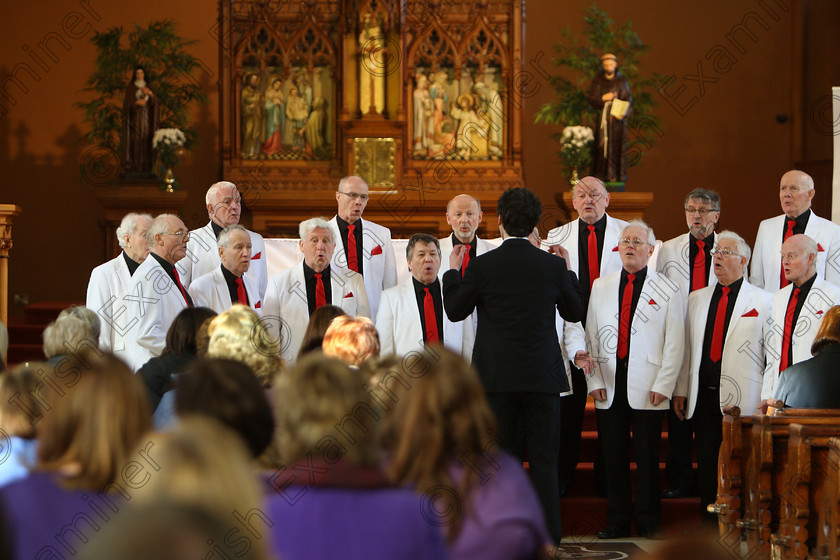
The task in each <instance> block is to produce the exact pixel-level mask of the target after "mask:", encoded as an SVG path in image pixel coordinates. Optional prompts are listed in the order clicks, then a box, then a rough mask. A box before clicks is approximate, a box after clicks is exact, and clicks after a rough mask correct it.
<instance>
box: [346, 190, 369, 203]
mask: <svg viewBox="0 0 840 560" xmlns="http://www.w3.org/2000/svg"><path fill="white" fill-rule="evenodd" d="M338 194H343V195H344V196H349V197H350V199H351V200H361V201H362V202H367V201H368V200H370V195H369V194H361V193H356V192H341V191H338Z"/></svg>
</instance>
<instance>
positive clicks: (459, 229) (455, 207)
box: [446, 194, 484, 243]
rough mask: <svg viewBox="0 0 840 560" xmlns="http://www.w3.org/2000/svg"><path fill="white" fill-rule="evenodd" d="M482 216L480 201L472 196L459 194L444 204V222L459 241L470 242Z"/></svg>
mask: <svg viewBox="0 0 840 560" xmlns="http://www.w3.org/2000/svg"><path fill="white" fill-rule="evenodd" d="M483 218H484V213H483V212H482V211H481V203H480V202H479V201H478V199H477V198H475V197H474V196H470V195H468V194H459V195H457V196H456V197H455V198H453V199H452V200H450V201H449V203H447V205H446V223H447V224H449V227H451V228H452V233H454V234H455V237H457V238H458V240H459V241H461V243H472V240H473V238H475V232H476V231H478V226H479V225H480V224H481V220H482V219H483Z"/></svg>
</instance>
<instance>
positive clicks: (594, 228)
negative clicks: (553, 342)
mask: <svg viewBox="0 0 840 560" xmlns="http://www.w3.org/2000/svg"><path fill="white" fill-rule="evenodd" d="M609 205H610V193H609V192H607V188H606V187H605V186H604V183H603V182H602V181H601V180H600V179H598V178H596V177H584V178H583V179H581V180H580V181H579V182H578V184H577V185H575V186H574V187H572V206H574V209H575V211H576V212H577V213H578V218H577V219H575V220H572V221H571V222H569V223H567V224H564V225H562V226H560V227H556V228H554V229H552V230H551V231H549V232H548V237H547V238H546V240H545V246H546V248H547V249H548V250H549V251H551V252H553V253H557V252H558V251H557V249H556V247H555V246H560V247H562V248H563V249H565V250H566V251H567V252H568V261H569V269H570V270H572V271H573V272H575V273H576V274H577V276H578V281H579V282H580V291H581V294H582V295H583V304H584V306H588V305H589V293H590V290H591V289H592V283H593V282H595V280H596V279H597V278H599V277H601V276H606V275H607V274H610V273H613V272H616V271H618V270H621V259H620V258H619V256H618V239H619V237H620V236H621V231H622V230H623V229H624V228H625V227H626V226H627V222H625V221H624V220H619V219H617V218H613V217H612V216H610V215H609V214H607V208H608V207H609ZM585 320H586V319H585V318H584V321H585ZM564 327H565V322H564V321H562V320H561V319H560V318H559V317H558V321H557V334H558V336H562V335H563V331H564V330H565V328H564ZM561 340H562V338H561ZM570 369H571V377H572V391H571V394H569V395H566V396H565V397H564V398H563V410H562V418H563V420H562V423H561V426H562V427H561V434H560V450H561V453H560V461H559V463H560V464H559V475H560V495H561V496H565V495H567V494H568V493H569V491H571V488H572V486H573V485H574V481H575V469H576V468H577V464H578V460H579V458H580V439H581V430H582V429H583V415H584V411H585V410H586V394H587V391H586V378H585V377H584V375H583V371H581V370H580V369H578V368H577V367H571V368H570ZM596 473H597V475H596V476H597V480H598V481H599V483H601V479H602V478H603V477H602V476H600V475H601V461H600V460H598V461H596Z"/></svg>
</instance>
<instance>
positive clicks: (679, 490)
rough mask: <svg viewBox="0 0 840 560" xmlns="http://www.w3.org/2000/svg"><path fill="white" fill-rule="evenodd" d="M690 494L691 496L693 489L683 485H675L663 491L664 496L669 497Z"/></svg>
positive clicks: (684, 496)
mask: <svg viewBox="0 0 840 560" xmlns="http://www.w3.org/2000/svg"><path fill="white" fill-rule="evenodd" d="M689 496H691V490H690V489H688V488H685V487H683V486H675V487H674V488H668V489H667V490H663V491H662V497H663V498H667V499H674V498H688V497H689Z"/></svg>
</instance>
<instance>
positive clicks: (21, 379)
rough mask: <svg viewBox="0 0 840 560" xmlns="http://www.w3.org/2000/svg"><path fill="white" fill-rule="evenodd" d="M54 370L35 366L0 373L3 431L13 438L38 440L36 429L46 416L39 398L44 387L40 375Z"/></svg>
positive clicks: (0, 418)
mask: <svg viewBox="0 0 840 560" xmlns="http://www.w3.org/2000/svg"><path fill="white" fill-rule="evenodd" d="M52 367H53V366H52V365H50V364H47V363H41V362H32V363H28V364H24V365H20V366H18V367H16V368H14V369H11V370H9V371H4V372H2V373H0V430H5V432H6V433H7V434H8V435H10V436H17V437H21V438H25V439H33V438H34V437H35V427H36V426H37V425H38V422H39V421H40V420H41V418H42V417H43V415H44V407H43V406H42V405H41V401H40V400H39V399H37V398H36V396H37V395H38V392H39V391H40V390H41V385H43V381H41V379H40V377H39V376H38V371H41V372H43V371H44V370H47V369H51V368H52Z"/></svg>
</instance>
